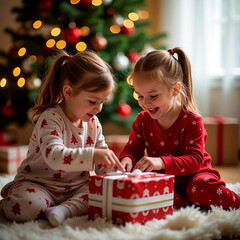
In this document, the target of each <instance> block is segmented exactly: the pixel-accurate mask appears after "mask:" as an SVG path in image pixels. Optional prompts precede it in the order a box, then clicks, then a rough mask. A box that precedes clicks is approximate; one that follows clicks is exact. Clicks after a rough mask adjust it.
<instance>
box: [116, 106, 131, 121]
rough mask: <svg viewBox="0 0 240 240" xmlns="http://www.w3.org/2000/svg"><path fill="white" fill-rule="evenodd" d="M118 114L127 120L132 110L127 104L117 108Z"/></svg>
mask: <svg viewBox="0 0 240 240" xmlns="http://www.w3.org/2000/svg"><path fill="white" fill-rule="evenodd" d="M116 113H117V114H118V115H120V116H121V117H124V118H127V117H129V116H130V115H131V113H132V109H131V107H130V106H129V105H128V104H127V103H122V104H120V105H119V106H118V107H117V109H116Z"/></svg>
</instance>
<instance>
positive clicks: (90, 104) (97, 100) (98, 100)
mask: <svg viewBox="0 0 240 240" xmlns="http://www.w3.org/2000/svg"><path fill="white" fill-rule="evenodd" d="M111 91H112V89H111V88H108V89H106V90H104V91H102V92H88V91H81V92H80V93H77V94H76V95H73V94H72V93H71V95H70V96H69V98H68V97H67V98H66V97H65V107H64V108H65V114H66V115H67V117H68V118H69V119H70V121H71V122H73V123H77V122H78V121H79V120H82V121H84V122H88V121H89V120H90V119H91V118H92V117H93V116H94V115H96V114H98V113H99V112H101V110H102V106H103V103H104V101H106V100H107V97H108V96H109V94H110V93H111Z"/></svg>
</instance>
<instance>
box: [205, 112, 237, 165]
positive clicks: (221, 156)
mask: <svg viewBox="0 0 240 240" xmlns="http://www.w3.org/2000/svg"><path fill="white" fill-rule="evenodd" d="M203 122H204V127H205V129H206V131H207V134H208V138H207V142H206V151H207V152H208V153H209V154H210V155H211V157H212V163H213V165H223V164H224V165H225V164H238V160H239V157H238V151H239V141H238V138H239V136H238V133H239V122H238V120H237V119H236V118H224V117H221V116H214V117H211V118H204V119H203Z"/></svg>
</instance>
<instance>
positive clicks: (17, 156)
mask: <svg viewBox="0 0 240 240" xmlns="http://www.w3.org/2000/svg"><path fill="white" fill-rule="evenodd" d="M27 152H28V145H17V146H4V147H0V172H6V173H14V172H16V171H17V168H18V167H19V166H20V164H21V162H22V161H23V160H24V159H25V158H26V156H27Z"/></svg>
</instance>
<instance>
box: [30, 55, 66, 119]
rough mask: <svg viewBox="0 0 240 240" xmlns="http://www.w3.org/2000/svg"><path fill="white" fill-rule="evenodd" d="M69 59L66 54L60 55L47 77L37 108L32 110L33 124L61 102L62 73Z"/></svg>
mask: <svg viewBox="0 0 240 240" xmlns="http://www.w3.org/2000/svg"><path fill="white" fill-rule="evenodd" d="M68 57H69V55H67V54H66V53H64V52H63V53H62V54H61V55H59V57H58V58H57V59H56V60H55V62H54V63H53V65H52V66H51V68H50V70H49V72H48V74H47V75H46V77H45V79H44V82H43V85H42V87H41V89H40V94H39V98H38V101H37V104H36V106H35V107H33V108H31V109H30V113H31V115H32V116H31V118H32V122H35V121H36V120H37V119H38V117H39V116H40V115H41V114H42V113H43V112H44V111H45V110H46V109H48V108H50V107H53V106H54V105H55V104H57V103H59V102H61V100H62V92H61V84H60V71H61V68H62V67H63V64H64V61H66V60H67V59H68Z"/></svg>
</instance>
